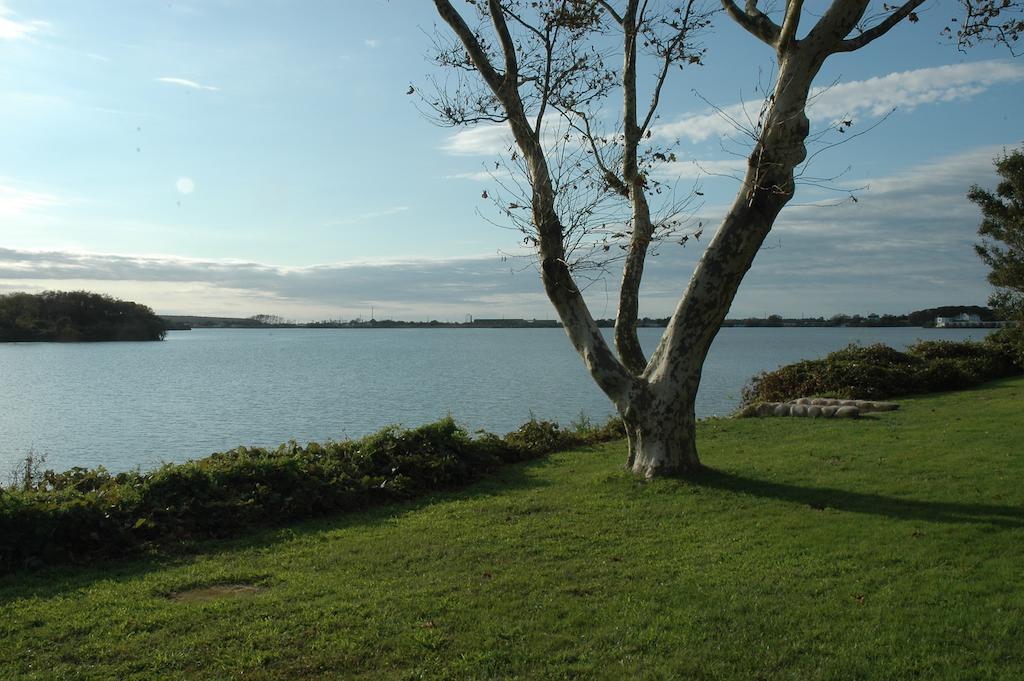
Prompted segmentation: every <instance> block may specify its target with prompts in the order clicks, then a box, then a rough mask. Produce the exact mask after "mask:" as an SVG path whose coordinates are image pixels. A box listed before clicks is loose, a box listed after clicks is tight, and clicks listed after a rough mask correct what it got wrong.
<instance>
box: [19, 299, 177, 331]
mask: <svg viewBox="0 0 1024 681" xmlns="http://www.w3.org/2000/svg"><path fill="white" fill-rule="evenodd" d="M166 331H167V325H166V323H165V322H164V320H163V319H161V318H160V317H158V316H157V315H156V314H154V313H153V310H151V309H150V308H148V307H146V306H145V305H140V304H139V303H133V302H129V301H126V300H118V299H116V298H112V297H110V296H106V295H101V294H99V293H89V292H87V291H45V292H43V293H37V294H31V293H9V294H6V295H0V342H15V341H60V342H77V341H157V340H163V338H164V335H165V334H166Z"/></svg>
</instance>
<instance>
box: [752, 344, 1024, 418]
mask: <svg viewBox="0 0 1024 681" xmlns="http://www.w3.org/2000/svg"><path fill="white" fill-rule="evenodd" d="M1022 359H1024V355H1022V354H1021V349H1020V347H1018V346H1017V344H1016V339H1015V338H1014V336H1013V335H1012V331H1011V330H1010V329H1004V330H1002V331H1000V332H996V333H994V334H992V335H991V336H989V337H988V338H987V339H986V340H985V341H984V342H981V343H975V342H971V341H966V342H959V343H958V342H952V341H919V342H918V343H917V344H916V345H912V346H910V347H909V348H907V351H906V352H900V351H899V350H894V349H893V348H890V347H889V346H887V345H883V344H881V343H879V344H876V345H870V346H867V347H861V346H857V345H850V346H848V347H846V348H844V349H842V350H837V351H836V352H833V353H831V354H829V355H827V356H825V357H823V358H820V359H809V360H804V361H802V362H797V363H795V364H789V365H787V366H784V367H780V368H778V369H776V370H775V371H767V372H764V373H762V374H758V375H757V376H755V377H754V378H753V379H751V382H750V383H749V384H747V386H746V387H744V389H743V403H744V404H754V403H757V402H784V401H788V400H792V399H796V398H799V397H810V396H823V397H825V396H827V397H838V398H844V399H865V400H877V399H885V398H890V397H899V396H901V395H912V394H920V393H931V392H941V391H946V390H960V389H963V388H968V387H971V386H974V385H978V384H979V383H984V382H985V381H991V380H993V379H996V378H1002V377H1005V376H1013V375H1017V374H1020V373H1021V371H1022V370H1024V362H1021V360H1022Z"/></svg>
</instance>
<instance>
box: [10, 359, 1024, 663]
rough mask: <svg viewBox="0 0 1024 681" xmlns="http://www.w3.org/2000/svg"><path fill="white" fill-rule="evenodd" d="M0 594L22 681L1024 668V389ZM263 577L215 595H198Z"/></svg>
mask: <svg viewBox="0 0 1024 681" xmlns="http://www.w3.org/2000/svg"><path fill="white" fill-rule="evenodd" d="M902 403H903V405H904V406H903V409H902V410H901V411H899V412H893V413H885V414H879V415H872V416H871V417H870V418H864V419H861V420H859V421H845V420H842V421H823V420H813V421H812V420H809V419H763V420H762V419H744V420H736V421H732V420H713V421H708V422H705V423H703V424H702V425H701V426H700V432H699V435H698V438H699V443H700V446H701V448H702V457H703V459H704V461H705V463H707V464H708V465H709V466H710V467H711V468H712V469H713V470H712V472H710V473H709V474H708V475H706V476H705V477H704V478H703V479H701V480H700V481H698V482H697V483H691V482H684V481H679V480H659V481H655V482H652V483H643V482H639V481H637V480H635V479H632V478H631V477H629V476H628V475H626V474H625V473H624V472H623V471H622V469H621V466H622V463H623V461H624V458H625V453H624V444H623V443H621V442H620V443H612V444H610V445H605V446H602V447H597V448H593V449H586V450H577V451H572V452H565V453H561V454H556V455H553V456H551V457H550V458H548V459H544V460H541V461H536V462H533V463H529V464H524V465H515V466H507V467H505V468H503V469H502V470H501V471H500V472H499V473H498V475H496V476H495V477H493V478H491V479H489V480H487V481H484V482H481V483H478V484H476V485H474V486H472V487H469V488H467V489H465V490H463V491H460V492H457V493H449V494H443V495H435V496H433V497H430V498H428V499H425V500H420V501H418V502H415V503H410V504H405V505H399V506H391V507H385V508H378V509H376V510H372V511H367V512H361V513H356V514H348V515H341V516H337V517H333V518H326V519H320V520H317V521H312V522H307V523H303V524H299V525H294V526H291V527H288V528H285V529H278V530H271V531H265V532H262V533H259V534H253V535H249V536H247V537H245V538H243V539H239V540H235V541H231V542H209V543H206V544H203V545H202V546H201V550H200V551H199V552H198V553H193V554H188V555H181V556H163V557H159V556H158V557H153V558H150V559H147V560H139V561H132V562H128V561H122V562H109V563H104V564H100V565H96V566H94V567H90V568H83V567H66V568H60V569H53V570H49V571H44V572H39V573H34V574H20V575H15V576H8V577H4V578H2V579H0V678H4V679H19V680H20V679H77V678H82V679H93V678H96V679H106V678H110V679H150V678H152V679H176V678H203V679H235V678H237V679H304V678H329V679H333V678H357V679H359V678H366V679H370V678H373V679H376V678H385V679H391V678H393V679H418V678H426V679H441V678H452V679H472V678H522V679H545V678H587V679H589V678H607V679H634V678H636V679H644V678H649V679H665V678H684V679H703V678H708V679H712V678H714V679H719V678H727V679H801V680H803V679H946V678H949V679H957V678H960V679H1020V678H1024V643H1022V641H1024V484H1022V481H1024V451H1022V450H1024V446H1022V443H1024V416H1022V412H1021V405H1022V404H1024V379H1008V380H1003V381H1000V382H996V383H992V384H989V385H987V386H984V387H982V388H979V389H976V390H971V391H966V392H962V393H952V394H946V395H936V396H928V397H921V398H916V399H907V400H903V401H902ZM217 584H251V585H255V586H258V587H261V589H260V590H259V591H253V590H251V589H250V590H247V591H240V592H238V593H234V594H230V595H227V596H225V597H223V598H211V599H205V600H196V601H181V600H175V599H174V598H172V596H173V595H174V594H177V593H179V592H181V591H183V590H186V589H189V588H193V587H206V586H211V585H217Z"/></svg>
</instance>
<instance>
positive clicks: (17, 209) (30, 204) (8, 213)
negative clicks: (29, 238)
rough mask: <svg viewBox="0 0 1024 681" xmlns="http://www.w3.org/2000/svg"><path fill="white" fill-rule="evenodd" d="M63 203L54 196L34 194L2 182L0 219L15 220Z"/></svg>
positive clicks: (0, 183) (0, 187)
mask: <svg viewBox="0 0 1024 681" xmlns="http://www.w3.org/2000/svg"><path fill="white" fill-rule="evenodd" d="M60 203H61V201H60V199H59V198H57V197H56V196H54V195H53V194H46V193H43V192H34V191H29V190H26V189H21V188H18V187H15V186H13V185H9V184H4V183H2V182H0V218H14V217H18V216H21V215H25V214H26V213H30V212H34V211H37V210H39V209H41V208H46V207H48V206H55V205H59V204H60Z"/></svg>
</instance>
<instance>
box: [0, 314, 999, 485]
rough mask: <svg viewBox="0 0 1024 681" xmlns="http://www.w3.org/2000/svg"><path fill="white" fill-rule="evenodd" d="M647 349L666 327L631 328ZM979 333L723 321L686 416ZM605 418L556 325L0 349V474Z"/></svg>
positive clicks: (226, 335) (223, 334) (211, 333)
mask: <svg viewBox="0 0 1024 681" xmlns="http://www.w3.org/2000/svg"><path fill="white" fill-rule="evenodd" d="M640 331H641V341H642V343H643V345H644V347H645V349H646V350H647V351H648V352H650V351H651V350H652V349H653V348H654V346H655V344H656V343H657V340H658V338H659V336H660V335H661V329H641V330H640ZM985 333H987V332H986V331H983V330H966V329H917V328H879V329H845V328H821V329H816V328H811V329H793V328H776V329H723V330H722V331H721V332H720V333H719V334H718V337H717V339H716V340H715V344H714V345H713V346H712V348H711V353H710V355H709V357H708V360H707V363H706V364H705V367H704V373H703V379H702V382H701V388H700V394H699V396H698V401H697V415H698V416H701V417H703V416H710V415H716V414H717V415H721V414H727V413H729V412H731V411H732V410H733V409H734V408H735V406H736V405H737V403H738V401H739V397H740V390H741V388H742V387H743V385H744V384H745V383H746V382H747V380H749V378H750V377H751V376H752V375H754V374H756V373H758V372H760V371H764V370H767V369H774V368H776V367H778V366H780V365H782V364H788V363H790V362H794V361H797V360H800V359H804V358H812V357H819V356H822V355H824V354H826V353H828V352H830V351H832V350H835V349H837V348H840V347H843V346H845V345H847V344H848V343H850V342H860V343H862V344H868V343H875V342H883V343H887V344H889V345H891V346H893V347H897V348H902V347H905V346H906V345H908V344H911V343H913V342H914V341H915V340H917V339H918V338H925V339H949V340H960V339H964V338H972V337H973V338H980V337H982V336H984V334H985ZM581 412H582V413H584V414H587V415H588V416H590V417H591V418H593V419H595V420H597V419H603V418H604V417H606V416H607V415H608V414H610V413H611V412H612V407H611V405H610V403H609V402H608V400H607V399H606V398H605V397H604V395H603V394H602V393H601V392H600V391H599V390H598V389H597V387H596V386H595V385H594V384H593V382H592V381H591V379H590V377H589V376H588V375H587V374H586V372H585V370H584V369H583V365H582V363H581V362H580V360H579V358H578V357H577V356H576V355H575V353H574V352H573V351H572V349H571V347H570V346H569V343H568V340H567V339H566V337H565V333H564V332H563V331H562V330H560V329H528V330H527V329H275V330H227V329H224V330H221V329H209V330H196V331H180V332H171V333H169V334H168V337H167V340H166V341H164V342H162V343H96V344H85V343H83V344H53V343H18V344H0V481H6V477H7V473H8V471H10V470H12V468H13V467H14V464H15V462H16V461H17V460H19V459H21V458H23V457H24V456H25V454H26V453H27V452H28V451H29V450H34V451H35V452H38V453H45V454H46V456H47V461H46V463H47V466H48V467H51V468H54V469H57V470H63V469H66V468H69V467H71V466H87V467H92V466H97V465H103V466H106V467H107V468H108V469H110V470H115V471H116V470H125V469H128V468H132V467H134V466H140V467H142V468H143V469H147V468H151V467H153V466H155V465H157V464H159V463H160V462H163V461H183V460H185V459H188V458H198V457H202V456H206V455H207V454H210V453H211V452H215V451H223V450H225V449H230V448H232V447H235V446H238V445H241V444H245V445H262V446H275V445H277V444H279V443H281V442H284V441H286V440H289V439H295V440H298V441H299V442H303V443H304V442H308V441H312V440H327V439H336V440H337V439H342V438H345V437H358V436H360V435H364V434H366V433H369V432H372V431H374V430H377V429H379V428H381V427H382V426H385V425H387V424H391V423H401V424H403V425H406V426H415V425H419V424H421V423H425V422H428V421H433V420H436V419H438V418H440V417H443V416H445V415H447V414H449V413H450V414H451V415H452V416H454V417H455V418H456V419H457V420H458V421H459V422H461V423H464V424H466V425H467V426H468V427H470V428H471V429H477V428H484V429H487V430H490V431H492V432H497V433H504V432H507V431H509V430H512V429H514V428H516V427H518V426H519V424H521V423H522V422H523V421H525V420H527V419H528V418H529V417H530V416H531V415H535V416H536V417H537V418H544V419H552V420H555V421H558V422H560V423H562V424H568V423H569V422H570V421H572V420H573V419H576V418H578V417H579V415H580V413H581Z"/></svg>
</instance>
